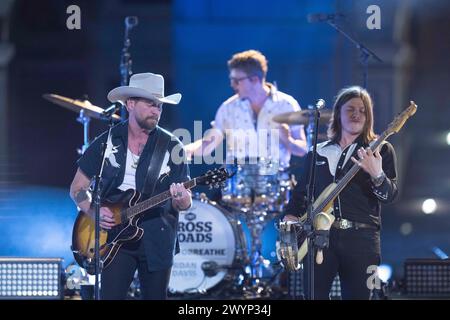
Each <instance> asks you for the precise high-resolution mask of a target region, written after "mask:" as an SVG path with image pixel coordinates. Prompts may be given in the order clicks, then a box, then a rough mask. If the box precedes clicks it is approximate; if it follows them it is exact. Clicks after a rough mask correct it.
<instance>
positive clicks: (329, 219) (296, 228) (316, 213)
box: [277, 101, 417, 271]
mask: <svg viewBox="0 0 450 320" xmlns="http://www.w3.org/2000/svg"><path fill="white" fill-rule="evenodd" d="M416 110H417V105H416V104H415V103H414V101H411V102H410V105H409V107H408V108H407V109H405V110H404V111H403V112H402V113H400V114H399V115H398V116H397V117H395V119H394V120H393V121H392V122H391V124H390V125H389V126H388V128H387V129H386V131H384V132H383V133H382V134H381V135H380V136H379V137H378V139H377V140H375V142H374V143H373V144H371V146H370V149H371V150H372V152H374V151H375V150H376V149H377V148H378V147H379V146H380V145H381V143H382V142H383V141H385V140H386V139H387V138H388V137H389V136H391V135H392V134H394V133H397V132H398V131H400V129H401V128H402V127H403V125H404V124H405V122H406V120H408V118H409V117H411V116H412V115H414V113H416ZM359 170H360V167H359V166H358V165H357V164H353V166H352V167H351V169H350V170H349V171H348V172H347V173H346V174H345V175H344V177H343V178H342V179H341V180H340V181H339V182H338V183H335V182H333V183H331V184H330V185H328V186H327V187H326V188H325V190H324V191H322V193H321V194H320V195H319V197H318V198H317V200H316V201H314V203H313V210H312V211H313V212H312V216H313V226H314V229H315V230H329V229H330V227H331V224H332V223H333V222H334V219H335V218H334V216H333V214H332V212H333V201H334V200H335V199H336V197H337V196H338V195H339V194H340V193H341V192H342V190H343V189H344V188H345V187H346V186H347V185H348V183H349V182H350V181H351V180H352V179H353V177H354V176H355V175H356V174H357V173H358V171H359ZM306 219H307V214H306V213H305V214H303V215H302V216H301V217H300V218H299V222H293V221H282V222H280V223H279V225H278V231H279V241H278V242H277V256H278V259H279V260H280V261H281V263H282V264H283V266H284V267H285V268H286V269H287V270H289V271H296V270H298V269H299V268H300V264H301V262H302V260H303V258H304V257H305V256H306V254H307V252H308V237H307V231H306V230H304V229H303V225H304V224H305V222H306ZM322 260H323V255H322V250H320V249H318V250H317V255H316V263H318V264H320V263H322Z"/></svg>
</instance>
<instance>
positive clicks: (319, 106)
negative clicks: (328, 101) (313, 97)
mask: <svg viewBox="0 0 450 320" xmlns="http://www.w3.org/2000/svg"><path fill="white" fill-rule="evenodd" d="M323 107H325V100H323V99H319V100H317V102H316V108H317V109H322V108H323Z"/></svg>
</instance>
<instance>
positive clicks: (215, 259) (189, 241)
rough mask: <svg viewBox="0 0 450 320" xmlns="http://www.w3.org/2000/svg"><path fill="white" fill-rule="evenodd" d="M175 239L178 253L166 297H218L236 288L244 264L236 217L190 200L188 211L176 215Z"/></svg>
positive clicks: (243, 246) (243, 244)
mask: <svg viewBox="0 0 450 320" xmlns="http://www.w3.org/2000/svg"><path fill="white" fill-rule="evenodd" d="M178 239H179V242H180V253H179V254H177V255H176V256H175V257H174V263H173V267H172V273H171V277H170V282H169V295H173V296H180V295H181V296H183V295H192V294H211V295H214V296H218V295H222V294H226V292H225V291H224V290H227V289H229V290H231V287H233V286H234V285H237V283H238V281H239V278H240V275H242V273H243V272H244V268H245V267H244V264H245V261H247V256H246V246H247V244H246V240H245V235H244V232H243V230H242V224H241V222H240V221H239V219H237V217H235V216H234V215H233V214H231V213H229V212H228V211H226V210H225V209H224V208H222V207H220V206H219V205H217V204H216V203H215V202H212V201H209V200H207V199H206V197H204V198H203V199H202V200H193V204H192V207H191V209H190V210H189V211H186V212H184V213H180V219H179V223H178ZM229 290H228V291H229Z"/></svg>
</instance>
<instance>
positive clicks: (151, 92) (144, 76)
mask: <svg viewBox="0 0 450 320" xmlns="http://www.w3.org/2000/svg"><path fill="white" fill-rule="evenodd" d="M132 97H137V98H145V99H149V100H154V101H159V102H161V103H169V104H178V103H179V102H180V100H181V94H180V93H175V94H172V95H170V96H167V97H164V78H163V76H162V75H160V74H154V73H150V72H147V73H136V74H133V75H132V76H131V78H130V83H129V84H128V86H121V87H117V88H114V89H112V90H111V91H110V92H109V93H108V100H109V101H111V102H116V101H118V100H120V101H122V102H125V101H126V100H127V99H128V98H132Z"/></svg>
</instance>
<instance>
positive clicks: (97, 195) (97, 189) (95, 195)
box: [92, 115, 114, 300]
mask: <svg viewBox="0 0 450 320" xmlns="http://www.w3.org/2000/svg"><path fill="white" fill-rule="evenodd" d="M113 125H114V123H113V118H112V115H111V118H110V120H109V129H108V138H107V140H106V142H105V143H103V144H102V163H101V165H100V169H99V173H98V174H97V175H96V176H95V177H94V189H93V191H92V201H93V205H94V212H95V240H94V241H95V246H94V270H95V286H94V299H95V300H100V286H99V275H100V274H101V272H102V267H103V265H102V263H101V261H100V205H101V193H102V188H103V185H102V176H103V168H104V166H105V159H106V148H107V145H108V141H110V140H111V139H110V138H111V129H112V128H113Z"/></svg>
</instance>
